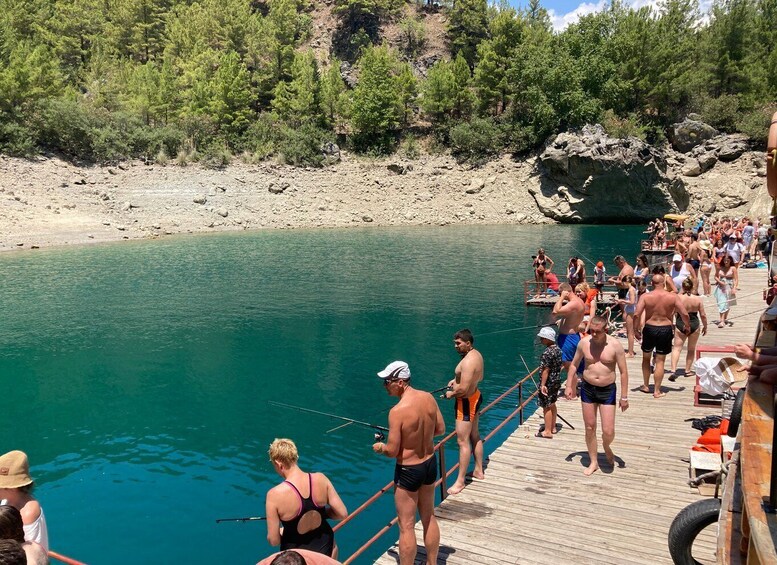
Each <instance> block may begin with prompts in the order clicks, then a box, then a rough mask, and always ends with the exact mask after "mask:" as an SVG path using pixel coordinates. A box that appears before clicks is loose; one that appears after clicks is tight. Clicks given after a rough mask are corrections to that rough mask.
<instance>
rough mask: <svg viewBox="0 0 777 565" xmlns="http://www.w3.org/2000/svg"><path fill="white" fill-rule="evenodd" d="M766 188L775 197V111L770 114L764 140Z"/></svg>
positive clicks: (776, 181)
mask: <svg viewBox="0 0 777 565" xmlns="http://www.w3.org/2000/svg"><path fill="white" fill-rule="evenodd" d="M766 188H768V189H769V196H771V197H772V198H777V112H775V113H774V115H773V116H772V123H771V125H770V126H769V139H768V141H767V142H766Z"/></svg>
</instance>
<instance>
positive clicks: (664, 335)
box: [642, 324, 674, 355]
mask: <svg viewBox="0 0 777 565" xmlns="http://www.w3.org/2000/svg"><path fill="white" fill-rule="evenodd" d="M672 338H674V326H654V325H651V324H645V327H644V328H642V351H643V352H645V353H650V352H651V351H653V350H654V349H655V351H656V353H657V354H658V355H669V354H670V353H671V352H672Z"/></svg>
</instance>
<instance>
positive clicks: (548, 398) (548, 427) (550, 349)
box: [537, 326, 563, 439]
mask: <svg viewBox="0 0 777 565" xmlns="http://www.w3.org/2000/svg"><path fill="white" fill-rule="evenodd" d="M537 337H539V338H540V343H542V345H544V346H545V351H543V352H542V356H541V357H540V391H539V394H538V395H537V402H538V403H539V405H540V406H542V412H543V417H544V418H545V429H544V430H540V431H538V432H537V437H542V438H545V439H553V434H555V433H556V415H557V413H558V412H557V409H556V400H558V392H559V390H560V389H561V368H562V366H563V365H562V361H561V349H559V347H558V346H557V345H556V332H555V330H554V329H553V328H551V327H548V326H546V327H544V328H542V329H541V330H540V333H538V334H537Z"/></svg>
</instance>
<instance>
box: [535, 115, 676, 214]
mask: <svg viewBox="0 0 777 565" xmlns="http://www.w3.org/2000/svg"><path fill="white" fill-rule="evenodd" d="M538 167H539V169H540V173H541V177H540V189H539V190H536V189H531V190H530V192H531V194H532V195H533V196H534V199H535V200H536V202H537V206H538V207H539V209H540V210H541V211H542V213H543V214H545V215H546V216H548V217H549V218H552V219H554V220H558V221H560V222H570V223H571V222H582V223H596V222H616V221H619V222H624V221H629V222H631V221H634V222H636V221H645V220H649V219H652V218H655V217H656V216H663V215H664V214H666V213H668V212H678V211H682V210H685V209H686V208H687V207H688V202H689V196H688V192H687V191H686V189H685V185H684V184H683V182H682V181H681V180H680V179H679V178H674V179H670V178H669V177H668V176H667V174H666V169H667V168H666V163H665V161H664V159H663V157H662V154H661V153H660V152H659V151H657V150H655V149H653V148H651V147H650V146H649V145H647V144H646V143H645V142H643V141H641V140H639V139H636V138H633V137H630V138H627V139H616V138H612V137H609V136H608V135H607V134H606V133H605V131H604V129H603V128H602V126H600V125H598V124H597V125H594V126H585V127H584V128H583V129H582V131H580V132H568V133H562V134H559V135H558V136H556V138H555V139H553V140H552V141H551V142H550V143H549V144H548V145H547V147H546V148H545V150H544V151H543V152H542V154H541V155H540V159H539V165H538Z"/></svg>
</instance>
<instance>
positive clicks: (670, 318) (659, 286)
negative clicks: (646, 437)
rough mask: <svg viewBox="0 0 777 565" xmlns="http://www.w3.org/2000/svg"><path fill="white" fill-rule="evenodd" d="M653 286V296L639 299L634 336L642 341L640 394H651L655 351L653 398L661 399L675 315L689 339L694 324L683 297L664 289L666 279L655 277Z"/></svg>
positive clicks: (651, 294) (648, 294)
mask: <svg viewBox="0 0 777 565" xmlns="http://www.w3.org/2000/svg"><path fill="white" fill-rule="evenodd" d="M651 282H652V284H651V290H650V292H648V293H646V294H643V295H642V296H641V297H640V299H639V302H638V303H637V310H636V312H634V335H635V336H636V338H637V339H640V338H642V381H643V384H642V386H640V387H639V390H640V391H642V392H645V393H649V392H650V386H649V385H650V360H651V356H652V355H653V352H654V351H655V354H656V365H655V371H654V372H653V379H654V380H655V387H654V389H653V397H654V398H661V397H662V396H666V393H665V392H661V382H662V381H663V380H664V362H665V361H666V356H667V355H669V354H670V353H672V341H673V338H674V316H675V313H677V314H678V315H679V316H680V318H681V319H682V323H683V327H684V331H685V333H686V335H688V334H689V333H690V331H691V322H690V318H689V317H688V311H687V310H686V309H685V305H684V304H683V301H682V300H681V299H680V297H679V296H678V295H677V294H675V293H671V292H667V290H666V287H665V286H664V284H665V278H664V275H653V278H652V281H651ZM673 286H674V285H673ZM643 312H644V313H645V326H644V328H640V324H641V321H642V313H643Z"/></svg>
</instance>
